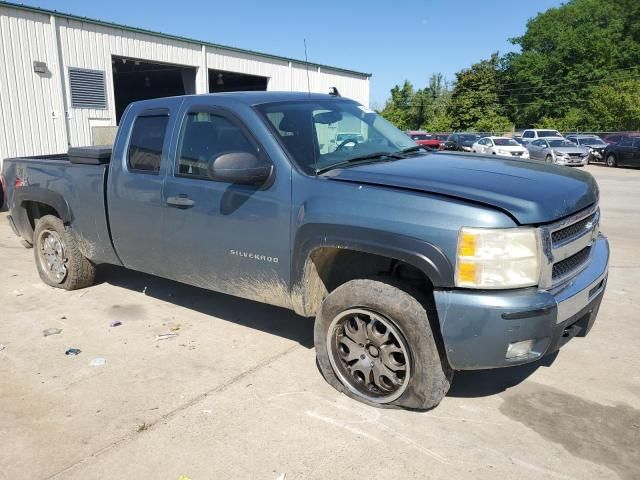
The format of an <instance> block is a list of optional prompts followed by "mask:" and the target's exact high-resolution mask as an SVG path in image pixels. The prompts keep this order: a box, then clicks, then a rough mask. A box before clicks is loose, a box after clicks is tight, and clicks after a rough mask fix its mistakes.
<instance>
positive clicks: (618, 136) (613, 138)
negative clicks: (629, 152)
mask: <svg viewBox="0 0 640 480" xmlns="http://www.w3.org/2000/svg"><path fill="white" fill-rule="evenodd" d="M628 136H629V134H627V133H610V134H609V135H605V136H604V137H603V138H602V140H604V141H605V143H618V142H619V141H620V140H622V139H623V138H625V137H628Z"/></svg>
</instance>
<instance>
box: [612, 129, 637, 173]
mask: <svg viewBox="0 0 640 480" xmlns="http://www.w3.org/2000/svg"><path fill="white" fill-rule="evenodd" d="M603 155H604V158H605V162H606V163H607V165H608V166H609V167H640V135H626V136H624V137H623V138H622V139H621V140H620V141H619V142H618V143H612V144H609V145H607V147H606V148H605V149H604V154H603Z"/></svg>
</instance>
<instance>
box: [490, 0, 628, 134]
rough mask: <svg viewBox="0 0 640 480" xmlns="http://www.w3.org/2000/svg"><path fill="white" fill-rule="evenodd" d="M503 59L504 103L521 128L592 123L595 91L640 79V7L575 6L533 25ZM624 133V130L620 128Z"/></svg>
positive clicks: (579, 0)
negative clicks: (516, 48)
mask: <svg viewBox="0 0 640 480" xmlns="http://www.w3.org/2000/svg"><path fill="white" fill-rule="evenodd" d="M512 43H514V44H515V45H518V46H519V47H520V50H521V51H520V52H519V53H511V54H508V55H506V56H505V57H504V58H503V59H502V71H503V76H502V85H501V98H502V102H503V104H504V105H505V108H506V109H507V112H508V114H509V115H510V117H511V118H512V120H514V121H515V122H516V124H518V126H521V127H527V126H530V125H533V124H540V122H542V121H543V119H546V121H548V120H550V119H553V120H560V119H565V120H566V121H574V122H575V121H582V122H583V121H585V120H588V121H589V123H590V125H591V126H592V127H598V126H603V125H601V124H599V123H598V119H597V118H587V117H585V112H586V110H587V104H588V103H589V101H590V100H589V95H590V94H591V92H592V87H594V86H598V85H613V84H615V83H616V82H617V81H618V80H623V79H629V78H632V77H633V76H636V77H637V76H638V75H639V74H640V68H638V65H640V2H639V1H638V0H571V1H569V2H567V3H566V4H563V5H562V6H560V7H557V8H550V9H549V10H547V11H546V12H544V13H541V14H539V15H538V16H536V17H535V18H533V19H531V20H529V22H528V23H527V30H526V32H525V33H524V34H523V35H522V36H520V37H517V38H514V39H512ZM618 128H620V127H618Z"/></svg>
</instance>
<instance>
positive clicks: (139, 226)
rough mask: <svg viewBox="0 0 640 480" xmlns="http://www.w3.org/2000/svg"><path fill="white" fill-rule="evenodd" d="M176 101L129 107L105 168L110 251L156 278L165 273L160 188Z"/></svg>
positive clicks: (127, 263)
mask: <svg viewBox="0 0 640 480" xmlns="http://www.w3.org/2000/svg"><path fill="white" fill-rule="evenodd" d="M179 105H180V99H163V100H157V101H153V102H144V103H141V104H137V105H136V104H133V105H131V106H130V107H129V109H128V110H127V112H126V113H125V116H124V117H123V119H122V120H121V125H124V126H125V127H124V128H123V129H121V130H120V131H119V132H118V137H117V139H116V143H115V149H114V154H113V156H112V159H111V164H110V168H109V184H108V189H107V192H108V202H107V205H108V214H109V224H110V226H111V234H112V238H113V242H114V245H115V248H116V252H117V254H118V256H119V257H120V260H121V261H122V263H123V265H124V266H126V267H128V268H131V269H134V270H139V271H141V272H146V273H151V274H154V275H160V276H167V274H168V272H169V266H168V262H167V256H166V254H165V250H164V245H163V230H162V218H163V210H164V200H163V197H162V188H163V184H164V178H165V175H166V171H167V169H168V167H167V162H168V160H167V158H168V157H167V153H168V151H169V144H170V136H171V135H170V133H171V130H172V128H173V124H174V121H175V117H176V113H177V112H178V108H179ZM126 126H129V127H128V128H127V127H126Z"/></svg>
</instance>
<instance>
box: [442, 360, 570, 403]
mask: <svg viewBox="0 0 640 480" xmlns="http://www.w3.org/2000/svg"><path fill="white" fill-rule="evenodd" d="M557 356H558V352H555V353H552V354H550V355H547V356H546V357H543V358H541V359H540V360H538V361H537V362H534V363H528V364H525V365H518V366H516V367H507V368H493V369H490V370H467V371H461V372H456V373H455V375H454V377H453V383H452V384H451V388H450V389H449V393H448V394H447V396H448V397H460V398H475V397H487V396H490V395H496V394H498V393H501V392H504V391H505V390H508V389H509V388H511V387H515V386H516V385H518V384H520V383H522V382H524V381H525V380H526V379H527V378H529V377H530V376H531V375H533V373H534V372H535V371H536V370H537V369H538V368H540V367H550V366H551V365H552V364H553V362H554V361H555V359H556V358H557Z"/></svg>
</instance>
